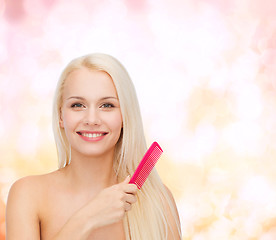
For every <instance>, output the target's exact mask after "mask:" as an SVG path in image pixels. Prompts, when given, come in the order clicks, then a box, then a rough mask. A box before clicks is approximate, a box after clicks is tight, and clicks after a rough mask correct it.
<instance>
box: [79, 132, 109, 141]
mask: <svg viewBox="0 0 276 240" xmlns="http://www.w3.org/2000/svg"><path fill="white" fill-rule="evenodd" d="M77 134H79V135H80V136H81V137H82V138H83V139H84V140H86V141H98V140H101V139H102V138H103V137H104V136H105V135H106V134H107V133H106V132H93V133H90V132H77Z"/></svg>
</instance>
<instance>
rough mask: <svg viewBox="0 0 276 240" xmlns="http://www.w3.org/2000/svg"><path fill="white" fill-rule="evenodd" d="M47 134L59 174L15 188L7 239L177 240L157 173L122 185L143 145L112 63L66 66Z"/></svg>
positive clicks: (127, 89) (125, 82) (129, 90)
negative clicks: (140, 184) (50, 134)
mask: <svg viewBox="0 0 276 240" xmlns="http://www.w3.org/2000/svg"><path fill="white" fill-rule="evenodd" d="M53 129H54V134H55V140H56V145H57V151H58V156H59V169H58V170H57V171H54V172H52V173H49V174H45V175H40V176H29V177H25V178H22V179H20V180H18V181H17V182H15V183H14V184H13V186H12V187H11V190H10V193H9V197H8V203H7V212H6V215H7V218H6V222H7V240H15V239H16V240H17V239H21V240H24V239H26V240H27V239H28V240H30V239H34V240H36V239H42V240H62V239H66V240H69V239H73V240H78V239H85V240H86V239H95V240H96V239H113V240H117V239H118V240H119V239H120V240H121V239H132V240H141V239H145V240H149V239H150V240H154V239H156V240H160V239H170V240H177V239H180V238H181V234H180V223H179V218H178V213H177V209H176V206H175V202H174V199H173V197H172V195H171V193H170V191H169V190H168V189H167V188H166V187H165V186H164V185H163V183H162V182H161V180H160V178H159V176H158V174H157V172H156V170H153V172H152V173H151V174H150V176H149V178H148V180H147V181H146V182H145V184H144V185H143V187H142V189H141V190H137V187H136V186H135V185H134V184H129V183H128V182H129V180H130V177H129V175H132V174H133V173H134V171H135V168H136V167H137V165H138V164H139V162H140V160H141V158H142V156H143V155H144V153H145V151H146V149H147V147H146V143H145V137H144V134H143V126H142V120H141V116H140V110H139V105H138V101H137V97H136V93H135V89H134V87H133V84H132V82H131V80H130V78H129V76H128V73H127V72H126V70H125V68H124V67H123V66H122V65H121V64H120V63H119V62H118V61H117V60H116V59H114V58H113V57H111V56H109V55H105V54H91V55H87V56H83V57H80V58H77V59H75V60H73V61H72V62H71V63H69V64H68V66H67V67H66V68H65V70H64V71H63V73H62V75H61V77H60V80H59V82H58V85H57V89H56V94H55V99H54V111H53Z"/></svg>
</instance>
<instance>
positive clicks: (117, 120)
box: [109, 112, 123, 132]
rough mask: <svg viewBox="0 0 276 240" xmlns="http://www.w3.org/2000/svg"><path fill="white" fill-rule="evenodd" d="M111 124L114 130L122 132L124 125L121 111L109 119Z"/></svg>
mask: <svg viewBox="0 0 276 240" xmlns="http://www.w3.org/2000/svg"><path fill="white" fill-rule="evenodd" d="M109 121H110V126H111V128H112V129H113V130H114V131H119V132H121V128H122V127H123V120H122V116H121V113H120V112H118V113H116V114H114V115H113V116H112V118H110V119H109Z"/></svg>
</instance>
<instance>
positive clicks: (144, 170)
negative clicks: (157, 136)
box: [129, 142, 163, 189]
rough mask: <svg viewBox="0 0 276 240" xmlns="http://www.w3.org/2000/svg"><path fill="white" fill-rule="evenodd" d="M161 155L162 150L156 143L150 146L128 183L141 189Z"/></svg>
mask: <svg viewBox="0 0 276 240" xmlns="http://www.w3.org/2000/svg"><path fill="white" fill-rule="evenodd" d="M162 153H163V150H162V149H161V147H160V146H159V144H158V143H157V142H154V143H153V144H151V146H150V148H149V149H148V151H147V152H146V153H145V155H144V157H143V158H142V160H141V162H140V163H139V165H138V167H137V168H136V170H135V172H134V174H133V176H132V178H131V179H130V181H129V183H134V184H135V185H136V186H137V187H138V188H139V189H141V187H142V186H143V184H144V182H145V181H146V180H147V177H148V176H149V174H150V173H151V170H152V169H153V167H154V166H155V164H156V163H157V161H158V159H159V158H160V156H161V154H162Z"/></svg>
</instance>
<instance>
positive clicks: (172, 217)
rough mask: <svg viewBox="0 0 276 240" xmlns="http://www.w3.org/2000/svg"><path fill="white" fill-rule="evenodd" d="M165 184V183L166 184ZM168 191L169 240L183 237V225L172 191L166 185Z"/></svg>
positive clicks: (177, 239)
mask: <svg viewBox="0 0 276 240" xmlns="http://www.w3.org/2000/svg"><path fill="white" fill-rule="evenodd" d="M164 186H165V185H164ZM165 189H166V191H167V193H168V197H169V200H170V201H169V203H168V204H167V206H166V215H167V219H168V225H169V228H168V230H169V231H168V240H180V239H181V229H180V228H181V226H180V219H179V214H178V211H177V207H176V203H175V200H174V197H173V195H172V193H171V191H170V190H169V189H168V188H167V187H166V186H165Z"/></svg>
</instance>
